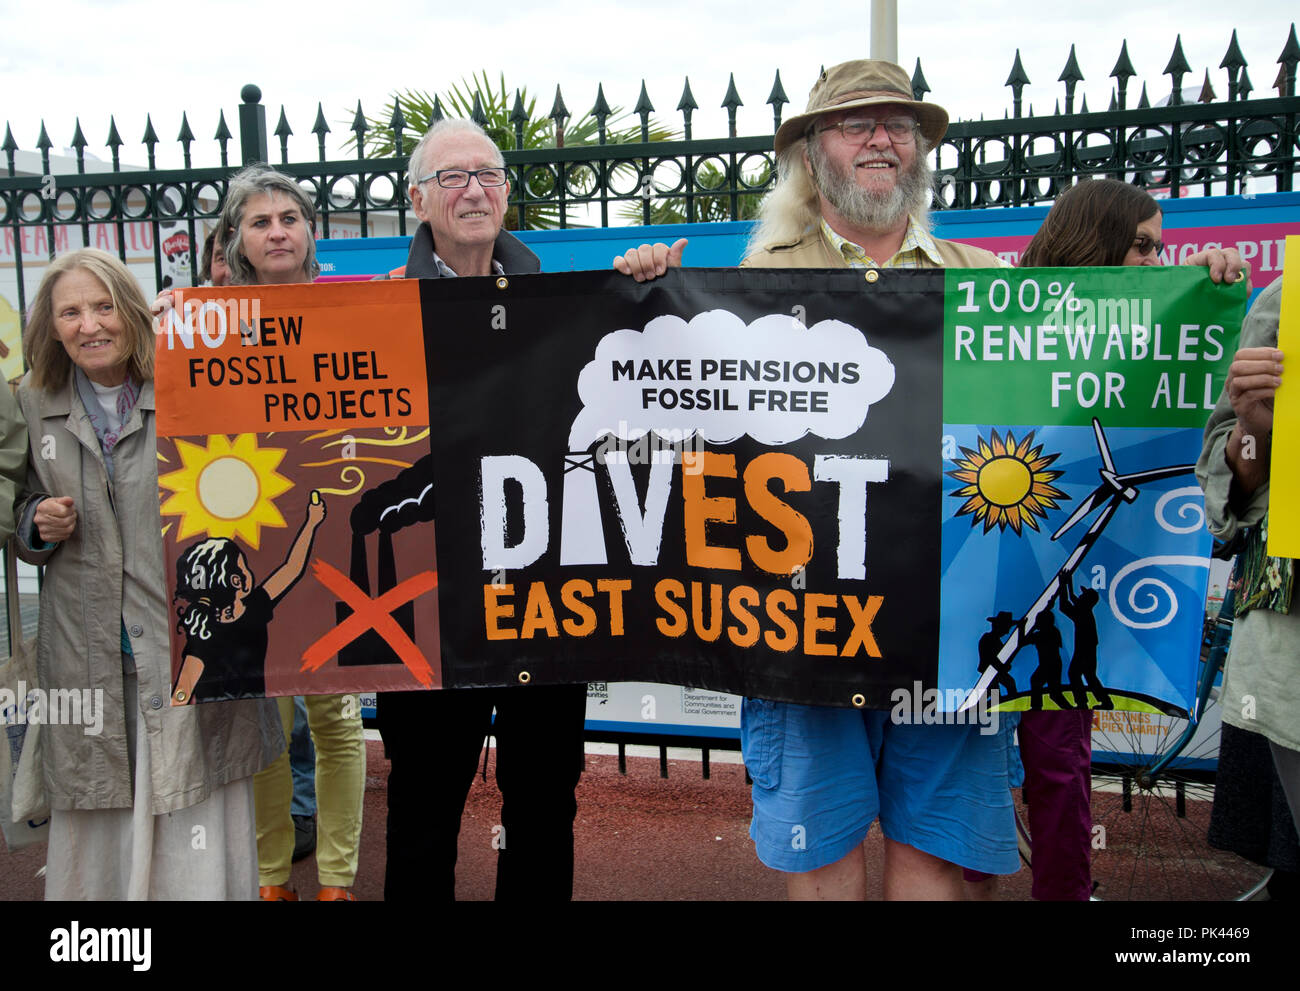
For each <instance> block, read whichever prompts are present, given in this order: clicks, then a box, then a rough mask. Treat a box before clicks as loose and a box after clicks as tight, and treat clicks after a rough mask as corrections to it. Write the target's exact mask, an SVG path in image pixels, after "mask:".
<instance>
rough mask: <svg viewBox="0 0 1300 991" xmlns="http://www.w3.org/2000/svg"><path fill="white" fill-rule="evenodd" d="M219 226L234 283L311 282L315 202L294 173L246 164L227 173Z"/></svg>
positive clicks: (314, 263)
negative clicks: (228, 181) (223, 236)
mask: <svg viewBox="0 0 1300 991" xmlns="http://www.w3.org/2000/svg"><path fill="white" fill-rule="evenodd" d="M218 229H219V230H223V231H229V232H230V236H229V238H228V239H226V241H225V243H224V245H223V247H224V248H225V252H226V264H227V265H228V266H229V267H230V283H231V285H235V286H281V285H290V284H292V283H295V282H314V281H315V280H316V276H317V275H319V274H320V265H319V264H318V263H317V261H316V204H314V203H313V202H312V200H311V197H310V196H308V195H307V194H306V193H305V192H304V191H303V188H302V187H301V186H299V185H298V183H297V182H295V181H294V180H293V178H292V177H290V176H287V175H285V174H284V173H283V172H277V171H276V170H275V169H273V168H271V167H270V166H269V165H262V164H257V165H250V166H248V167H247V168H245V169H241V170H240V171H239V172H236V173H235V174H234V175H233V176H231V177H230V186H229V188H228V189H227V190H226V205H225V207H224V208H223V209H222V211H221V220H220V222H219V223H218Z"/></svg>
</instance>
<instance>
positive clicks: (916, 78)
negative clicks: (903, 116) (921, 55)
mask: <svg viewBox="0 0 1300 991" xmlns="http://www.w3.org/2000/svg"><path fill="white" fill-rule="evenodd" d="M929 92H931V90H930V84H929V83H927V82H926V81H925V73H924V72H922V71H921V60H920V59H917V60H916V69H915V70H914V71H913V72H912V99H914V100H923V99H925V94H926V93H929Z"/></svg>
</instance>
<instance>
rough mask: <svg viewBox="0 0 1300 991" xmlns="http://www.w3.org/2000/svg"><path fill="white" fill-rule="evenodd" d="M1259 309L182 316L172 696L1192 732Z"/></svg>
mask: <svg viewBox="0 0 1300 991" xmlns="http://www.w3.org/2000/svg"><path fill="white" fill-rule="evenodd" d="M1244 300H1245V288H1244V287H1241V286H1238V287H1220V286H1214V285H1212V284H1211V283H1210V282H1209V281H1208V279H1207V278H1206V277H1205V275H1204V273H1203V271H1200V270H1185V271H1178V270H1165V271H1153V270H1143V271H1138V270H1135V269H1126V270H1119V269H1086V270H1034V271H1033V272H1017V271H1013V270H969V271H949V272H943V271H894V270H890V271H867V272H862V271H853V270H847V271H826V272H807V271H801V272H789V271H785V272H783V271H776V270H765V271H743V270H742V271H736V270H726V271H722V270H690V271H675V272H671V273H669V276H668V277H667V278H664V279H660V280H656V281H654V282H652V283H647V284H637V283H635V282H633V281H631V280H629V279H626V278H625V277H621V276H619V275H617V274H614V273H605V272H588V273H573V274H564V275H532V276H510V277H505V276H502V277H497V278H487V279H463V280H462V279H454V280H453V279H442V280H429V281H425V282H420V283H416V282H391V283H376V284H355V283H351V284H335V285H328V286H315V287H286V288H281V289H275V290H270V289H259V290H237V291H234V292H231V291H228V290H225V291H216V290H213V291H205V292H195V293H190V292H187V293H185V295H184V300H183V302H182V304H181V306H180V311H179V313H178V316H177V318H176V320H175V321H174V323H173V325H172V327H171V328H170V329H168V330H167V331H166V333H164V334H162V335H161V337H160V343H159V362H158V396H159V400H158V402H159V431H158V433H159V452H160V457H161V458H162V459H163V461H161V462H160V466H159V469H160V470H159V474H160V488H161V489H162V493H161V495H162V498H163V504H162V510H163V522H164V525H165V526H167V527H168V530H167V534H166V537H165V540H166V554H167V560H168V562H169V585H170V588H169V591H170V592H171V594H172V595H173V597H176V598H177V603H178V609H179V610H180V612H181V614H182V615H181V617H180V623H179V624H178V628H177V630H176V631H175V633H174V635H173V656H174V663H175V668H176V673H177V676H178V679H179V683H184V684H183V687H184V686H190V687H191V689H192V693H193V695H194V696H197V698H198V699H199V700H203V699H204V698H208V697H229V695H231V694H245V693H248V692H256V691H259V690H264V691H266V692H267V693H269V694H282V693H290V692H295V693H301V692H336V691H343V690H350V691H355V690H359V689H371V688H379V689H385V688H398V687H403V688H404V687H419V686H422V685H423V686H425V687H440V686H441V687H452V686H456V687H463V686H481V685H498V684H524V683H553V682H609V681H647V682H666V683H670V684H679V685H683V686H687V687H694V688H701V689H708V690H712V691H722V692H734V693H740V694H749V695H758V696H763V697H768V698H777V699H786V700H792V701H801V702H809V703H817V704H830V705H858V706H868V707H875V708H890V707H891V705H892V704H893V696H894V693H895V692H896V691H897V690H900V689H902V690H906V691H909V692H911V691H912V690H913V689H914V688H915V689H919V691H918V692H916V693H915V694H916V695H918V696H921V695H924V696H925V697H926V698H927V700H928V704H931V705H937V706H938V707H939V708H942V709H945V710H950V709H954V708H956V707H958V706H959V705H960V704H961V702H962V701H964V700H965V699H966V698H967V696H968V695H969V693H970V692H971V690H972V689H974V688H978V689H979V690H980V691H981V692H983V691H984V690H985V689H986V688H988V687H989V685H990V684H994V683H996V685H997V687H999V688H1001V689H1002V691H1003V700H1004V704H1005V705H1007V706H1008V707H1012V708H1016V707H1024V706H1028V705H1031V704H1042V705H1044V706H1045V707H1048V708H1051V707H1053V706H1058V705H1065V706H1070V705H1074V704H1076V703H1079V702H1082V701H1083V699H1082V695H1083V692H1084V690H1085V689H1086V690H1089V691H1091V693H1092V695H1091V698H1089V699H1088V700H1087V701H1088V702H1089V703H1090V704H1093V705H1097V704H1106V703H1109V704H1112V705H1114V706H1115V707H1117V708H1130V709H1143V710H1151V711H1162V712H1169V713H1181V712H1185V711H1186V709H1187V707H1188V705H1189V703H1190V695H1191V689H1192V685H1193V683H1194V674H1195V665H1196V663H1197V656H1198V647H1199V638H1200V625H1201V616H1202V604H1203V602H1204V597H1205V576H1206V573H1207V565H1208V551H1209V537H1208V534H1206V533H1205V530H1204V523H1203V511H1201V510H1199V509H1198V498H1199V497H1198V496H1196V495H1194V493H1193V491H1192V490H1194V488H1195V481H1194V479H1193V478H1192V476H1191V464H1192V463H1193V462H1194V461H1195V459H1196V454H1197V452H1198V451H1199V448H1200V428H1201V426H1202V425H1203V423H1204V420H1205V417H1206V416H1207V415H1208V411H1209V409H1210V408H1212V406H1213V404H1214V400H1215V399H1216V398H1217V395H1218V391H1219V389H1220V388H1221V385H1222V380H1223V375H1224V372H1225V371H1226V368H1227V364H1228V362H1229V360H1230V358H1231V354H1232V351H1233V348H1234V347H1235V338H1236V333H1237V329H1238V327H1239V325H1240V319H1241V311H1242V308H1243V303H1244ZM241 307H242V308H243V309H244V310H246V311H247V312H241V311H240V310H241ZM254 309H256V310H257V311H258V312H257V313H253V312H252V311H253V310H254ZM223 321H224V322H223ZM241 326H242V330H241V329H240V328H241ZM223 328H224V333H223ZM430 424H432V425H433V426H432V429H428V428H429V425H430ZM232 434H233V435H234V437H233V438H232V437H231V436H230V435H232ZM349 445H351V446H349ZM254 482H255V483H256V485H254ZM236 491H238V492H239V493H242V495H240V496H239V497H236V496H235V495H234V493H235V492H236ZM322 506H323V507H324V508H323V509H322V508H320V507H322ZM434 506H436V515H437V518H438V521H439V523H440V527H439V531H438V536H437V540H436V544H435V540H434V536H433V524H432V518H433V515H434V512H433V507H434ZM203 545H207V546H206V547H205V549H203V550H201V551H199V550H195V548H196V547H201V546H203ZM435 555H436V565H435ZM372 562H373V563H372ZM196 567H197V570H196ZM223 575H224V576H225V577H224V579H222V580H224V581H225V583H226V584H225V586H223V587H222V589H221V597H220V600H218V596H217V595H216V594H215V588H214V584H213V583H214V582H217V583H218V584H219V582H218V579H221V578H222V576H223ZM195 576H197V578H198V582H199V584H198V585H195ZM371 576H373V580H372V577H371ZM1067 588H1068V590H1067ZM209 593H212V594H209ZM1161 596H1164V601H1160V602H1159V603H1158V604H1157V600H1158V599H1160V597H1161ZM205 599H206V600H208V601H206V602H205V601H204V600H205ZM272 608H274V618H273V619H272ZM1058 611H1059V612H1060V613H1061V616H1062V619H1061V622H1060V623H1059V624H1057V623H1055V622H1054V619H1053V620H1049V619H1047V617H1048V616H1052V617H1054V616H1055V614H1056V613H1057V612H1058ZM241 616H243V617H246V618H245V619H244V620H243V623H244V626H245V628H246V632H245V631H238V632H236V631H232V630H231V629H230V627H232V626H234V625H237V624H238V622H239V618H240V617H241ZM1049 626H1050V627H1053V628H1054V629H1053V630H1052V631H1050V632H1049V631H1048V627H1049ZM1091 630H1095V634H1093V633H1090V632H1086V631H1091ZM205 631H206V632H207V633H208V638H206V639H205V638H204V637H203V633H204V632H205ZM1080 631H1085V632H1080ZM1053 633H1055V636H1053ZM213 636H215V637H216V638H217V639H218V641H219V642H220V641H230V642H232V643H234V644H238V645H239V647H240V649H239V650H237V651H235V652H234V654H232V656H235V655H238V656H240V657H241V658H242V660H241V661H240V662H239V666H241V667H242V668H243V669H244V670H243V671H242V672H241V673H239V674H238V675H237V676H231V677H228V678H225V679H224V680H221V681H220V682H218V680H217V679H214V680H213V681H212V682H211V683H210V684H212V685H216V684H218V683H220V684H222V685H225V686H227V687H224V688H213V687H206V688H205V686H204V679H205V678H207V677H210V676H212V675H213V674H214V673H216V674H220V673H221V672H220V671H216V670H215V668H216V667H217V665H218V664H220V663H221V662H216V663H214V664H213V665H208V664H207V659H206V657H204V656H203V655H205V654H206V655H208V656H215V653H214V652H213V651H212V650H211V645H210V644H209V643H208V642H207V641H208V640H210V639H211V638H212V637H213ZM990 637H992V639H990ZM994 641H996V643H995V642H994ZM1058 641H1059V642H1058ZM193 657H199V659H200V661H201V662H203V663H204V668H203V670H204V671H205V672H206V673H205V674H200V675H198V676H194V674H193V671H194V665H193V663H192V662H191V661H190V660H188V659H189V658H193ZM1067 657H1069V658H1071V660H1070V661H1068V662H1067V661H1066V660H1065V658H1067ZM187 663H189V664H191V668H190V673H189V676H188V680H187V675H186V674H185V665H186V664H187ZM224 666H225V667H230V666H231V665H230V664H229V663H227V664H225V665H224ZM259 678H260V679H261V681H262V683H261V684H259V682H258V679H259ZM1013 681H1014V683H1015V687H1014V688H1012V686H1011V683H1012V682H1013ZM1072 681H1073V687H1074V688H1075V689H1077V691H1072V685H1071V682H1072ZM191 682H192V685H190V683H191ZM186 696H187V699H188V697H190V696H189V692H186ZM176 701H182V700H180V699H177V700H176Z"/></svg>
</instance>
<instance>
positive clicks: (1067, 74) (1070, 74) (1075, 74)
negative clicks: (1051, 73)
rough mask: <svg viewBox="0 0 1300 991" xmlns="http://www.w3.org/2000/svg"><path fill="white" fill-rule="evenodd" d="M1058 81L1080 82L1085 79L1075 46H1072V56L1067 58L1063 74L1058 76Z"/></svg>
mask: <svg viewBox="0 0 1300 991" xmlns="http://www.w3.org/2000/svg"><path fill="white" fill-rule="evenodd" d="M1056 81H1057V82H1058V83H1078V82H1082V81H1083V73H1082V72H1081V71H1080V70H1079V60H1078V59H1077V58H1076V57H1075V54H1074V46H1073V45H1071V46H1070V57H1069V58H1068V59H1066V60H1065V68H1064V69H1062V70H1061V74H1060V75H1059V76H1057V77H1056Z"/></svg>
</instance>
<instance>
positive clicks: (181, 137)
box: [176, 110, 194, 144]
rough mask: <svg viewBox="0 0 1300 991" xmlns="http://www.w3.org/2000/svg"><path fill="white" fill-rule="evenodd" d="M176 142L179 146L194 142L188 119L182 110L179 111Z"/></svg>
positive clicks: (187, 115)
mask: <svg viewBox="0 0 1300 991" xmlns="http://www.w3.org/2000/svg"><path fill="white" fill-rule="evenodd" d="M176 140H177V141H179V142H180V143H181V144H189V143H190V142H191V141H193V140H194V132H193V131H191V130H190V118H189V114H187V113H186V112H185V111H184V110H182V111H181V129H180V133H179V134H177V135H176Z"/></svg>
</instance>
